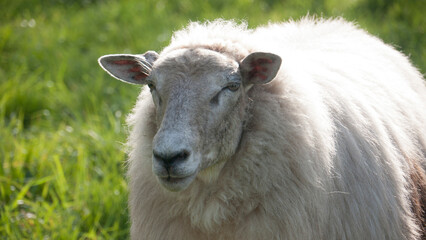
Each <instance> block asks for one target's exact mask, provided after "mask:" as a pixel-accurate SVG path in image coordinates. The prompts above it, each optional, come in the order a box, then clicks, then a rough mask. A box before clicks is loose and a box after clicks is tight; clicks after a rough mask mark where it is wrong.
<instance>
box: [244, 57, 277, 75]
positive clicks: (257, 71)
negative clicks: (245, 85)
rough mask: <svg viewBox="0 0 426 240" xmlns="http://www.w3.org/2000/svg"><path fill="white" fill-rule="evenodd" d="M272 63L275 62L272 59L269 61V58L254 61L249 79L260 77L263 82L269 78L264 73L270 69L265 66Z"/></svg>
mask: <svg viewBox="0 0 426 240" xmlns="http://www.w3.org/2000/svg"><path fill="white" fill-rule="evenodd" d="M272 62H273V61H272V60H271V59H267V58H259V59H256V60H254V61H252V62H251V63H250V65H251V67H252V69H251V71H250V72H249V77H250V78H253V77H259V78H261V79H262V80H265V79H266V78H267V76H266V75H265V74H264V73H265V72H267V71H268V68H267V67H265V66H264V65H265V64H268V63H272Z"/></svg>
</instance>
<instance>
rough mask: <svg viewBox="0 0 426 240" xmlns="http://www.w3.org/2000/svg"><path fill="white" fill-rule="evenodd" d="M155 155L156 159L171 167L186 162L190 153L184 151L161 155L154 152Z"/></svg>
mask: <svg viewBox="0 0 426 240" xmlns="http://www.w3.org/2000/svg"><path fill="white" fill-rule="evenodd" d="M153 155H154V158H156V159H157V160H159V161H161V162H163V163H164V164H165V165H166V166H170V165H172V164H174V163H176V162H183V161H185V160H186V159H187V158H188V157H189V155H190V152H189V151H188V150H182V151H178V152H173V153H160V152H157V151H155V150H154V151H153Z"/></svg>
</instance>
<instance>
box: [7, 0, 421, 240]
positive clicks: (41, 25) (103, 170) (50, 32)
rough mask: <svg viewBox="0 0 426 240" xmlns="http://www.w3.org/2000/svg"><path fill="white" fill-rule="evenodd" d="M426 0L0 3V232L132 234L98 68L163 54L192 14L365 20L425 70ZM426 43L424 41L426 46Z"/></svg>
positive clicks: (114, 130)
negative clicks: (101, 61) (113, 58)
mask: <svg viewBox="0 0 426 240" xmlns="http://www.w3.org/2000/svg"><path fill="white" fill-rule="evenodd" d="M425 10H426V9H425V7H424V4H422V3H421V1H402V0H392V1H385V0H381V1H380V0H376V1H374V2H372V1H366V0H358V1H357V0H352V1H338V0H322V1H314V0H309V1H297V0H287V1H279V0H276V1H274V0H264V1H252V0H237V1H227V0H216V1H210V2H207V1H192V0H180V1H165V0H144V1H140V0H127V1H100V0H98V1H95V0H92V1H90V0H80V1H69V0H35V1H24V0H15V1H6V0H0V161H1V162H0V163H1V164H0V239H127V238H128V235H129V234H128V231H129V221H128V210H127V193H128V190H127V183H126V178H125V159H126V156H125V153H124V151H123V149H124V146H123V142H125V138H126V135H127V130H126V127H125V126H124V119H125V115H126V114H127V113H128V112H129V111H130V109H131V107H132V105H133V104H134V101H135V98H136V96H137V94H138V92H139V90H140V89H139V88H138V87H135V86H131V85H125V84H122V83H120V82H118V81H114V80H113V79H112V78H111V77H109V76H108V75H107V74H105V73H104V72H103V71H102V70H101V69H100V68H99V67H98V65H97V62H96V60H97V58H98V57H99V56H101V55H104V54H109V53H123V52H124V53H141V52H144V51H146V50H149V49H154V50H157V51H159V50H161V48H162V47H164V46H166V45H167V43H168V41H169V39H170V36H171V33H172V31H174V30H177V29H179V28H181V27H182V26H184V25H185V24H186V23H187V22H188V21H189V20H205V19H214V18H218V17H222V18H225V19H229V18H236V19H245V20H246V21H247V22H248V23H249V25H250V26H251V27H255V26H257V25H260V24H265V23H267V22H268V21H283V20H286V19H289V18H294V19H297V18H299V17H300V16H304V15H306V14H307V13H308V12H309V13H310V14H317V15H319V16H321V15H322V16H344V17H346V18H347V19H350V20H357V21H358V22H359V24H360V25H361V26H362V27H364V28H367V29H369V31H370V32H372V33H373V34H375V35H378V36H379V37H381V38H383V39H384V40H385V41H386V42H388V43H392V44H393V45H395V46H397V48H398V49H400V50H402V51H403V52H405V53H406V54H407V55H410V56H411V58H412V60H413V61H414V63H415V64H416V65H417V66H418V67H419V69H420V70H421V71H422V72H425V62H426V61H425V60H426V59H425V56H424V50H425V44H424V30H425V29H424V27H425V26H426V22H425V18H424V17H423V13H424V12H425ZM422 41H423V42H422Z"/></svg>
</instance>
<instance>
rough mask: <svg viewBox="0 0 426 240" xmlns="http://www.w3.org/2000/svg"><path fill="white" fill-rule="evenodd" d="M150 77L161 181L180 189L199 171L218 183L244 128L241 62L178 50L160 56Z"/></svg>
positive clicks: (155, 150) (157, 170)
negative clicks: (222, 168) (221, 170)
mask: <svg viewBox="0 0 426 240" xmlns="http://www.w3.org/2000/svg"><path fill="white" fill-rule="evenodd" d="M150 80H151V81H152V86H151V89H152V94H153V99H154V102H155V105H156V112H157V126H159V129H158V131H157V134H156V135H155V137H154V140H153V172H154V173H155V174H156V175H157V178H158V179H159V182H160V183H161V184H162V185H163V186H164V187H165V188H167V189H169V190H171V191H181V190H183V189H185V188H187V187H188V186H189V185H190V184H191V182H192V181H193V180H194V179H195V178H196V176H197V175H198V176H199V178H200V179H202V180H203V181H206V182H211V181H214V180H215V179H217V177H218V176H219V172H220V169H221V166H223V163H224V162H225V160H226V159H228V158H230V157H231V156H232V155H233V154H234V153H235V150H236V148H237V146H238V143H239V139H240V136H241V132H242V122H243V118H244V115H243V113H244V111H243V108H244V104H243V103H244V88H243V87H242V82H241V81H242V80H241V76H240V75H239V72H238V63H237V62H236V61H234V60H232V59H229V58H227V57H226V56H224V55H222V54H220V53H217V52H213V51H210V50H206V49H195V50H194V49H192V50H191V49H185V50H177V51H175V52H172V53H171V54H169V55H168V56H166V57H163V58H161V57H160V59H159V60H158V61H157V62H156V64H155V66H154V70H153V72H152V74H151V79H150ZM240 85H241V86H240ZM218 163H220V164H218Z"/></svg>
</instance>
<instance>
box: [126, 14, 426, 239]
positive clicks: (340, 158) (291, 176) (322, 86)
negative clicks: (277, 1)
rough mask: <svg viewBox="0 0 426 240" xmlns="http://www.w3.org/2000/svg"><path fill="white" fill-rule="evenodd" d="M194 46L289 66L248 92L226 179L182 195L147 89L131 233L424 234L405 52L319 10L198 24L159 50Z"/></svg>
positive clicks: (423, 158) (425, 135) (420, 92)
mask: <svg viewBox="0 0 426 240" xmlns="http://www.w3.org/2000/svg"><path fill="white" fill-rule="evenodd" d="M196 47H202V48H210V49H213V50H215V51H219V52H222V53H224V54H225V55H227V56H230V57H232V58H234V59H235V60H237V61H241V59H242V58H244V57H245V56H247V55H248V54H249V53H251V52H256V51H264V52H272V53H275V54H277V55H279V56H281V58H282V65H281V69H280V72H279V73H278V75H277V76H276V78H275V79H274V80H273V81H272V82H271V83H270V84H267V85H265V86H255V87H253V88H252V89H250V91H249V92H248V97H249V98H250V99H251V102H252V106H251V108H250V115H251V118H250V119H249V122H247V124H246V128H245V130H244V135H243V139H242V141H241V147H240V148H239V151H238V152H237V153H236V154H235V155H234V156H233V158H232V159H228V160H227V162H226V163H225V166H224V167H223V169H222V171H221V172H220V176H219V177H218V178H217V180H216V181H215V182H213V184H206V183H204V182H203V181H198V180H196V181H194V182H193V183H192V184H191V185H190V187H189V188H188V189H186V190H184V191H182V192H179V193H171V192H167V191H166V190H164V189H163V188H161V186H160V185H159V184H158V182H157V181H156V180H155V176H154V175H153V173H152V171H151V168H152V163H151V158H152V146H151V144H152V137H153V136H154V135H155V131H156V127H157V126H156V125H155V117H154V111H155V110H154V105H153V103H152V99H151V97H150V96H149V91H147V90H143V91H142V93H141V95H140V97H139V99H138V102H137V104H136V106H135V108H134V111H133V114H131V115H130V117H129V119H128V124H129V125H130V126H131V134H130V138H129V141H128V144H129V147H130V154H129V155H130V159H129V172H128V176H129V180H130V193H131V194H130V200H129V205H130V213H131V221H132V228H131V231H132V233H131V235H132V239H419V238H420V233H419V232H420V231H421V229H420V228H419V226H418V224H416V222H415V219H414V215H413V213H412V212H411V209H410V208H411V203H410V191H411V190H410V189H409V181H410V180H409V179H410V171H412V169H413V166H412V165H413V164H414V163H416V164H418V165H420V166H421V167H422V169H421V171H423V173H422V174H423V175H424V168H425V166H426V124H425V123H426V87H425V82H424V79H423V76H422V75H421V74H420V73H419V72H418V71H417V70H416V69H415V68H414V67H413V66H412V65H411V64H410V62H409V61H408V59H407V58H406V57H405V56H404V55H402V54H401V53H399V52H398V51H396V50H394V49H393V48H392V47H390V46H389V45H386V44H384V43H383V42H382V41H381V40H379V39H377V38H375V37H373V36H371V35H369V34H368V33H366V32H365V31H363V30H360V29H358V28H357V27H356V26H355V25H354V24H352V23H348V22H346V21H344V20H342V19H333V20H323V19H319V20H315V19H312V18H304V19H301V20H300V21H291V22H287V23H280V24H270V25H267V26H264V27H260V28H257V29H255V30H249V29H247V26H246V25H245V24H241V25H238V24H236V23H234V22H230V21H223V20H218V21H214V22H209V23H205V24H200V23H191V24H190V25H189V26H188V27H187V28H186V29H184V30H181V31H178V32H176V33H175V34H174V35H173V38H172V42H171V44H170V45H169V46H168V47H166V48H165V49H164V50H163V52H162V53H161V55H166V54H168V53H169V52H171V51H173V50H175V49H179V48H196ZM408 160H411V161H412V162H414V163H410V162H409V161H408Z"/></svg>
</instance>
